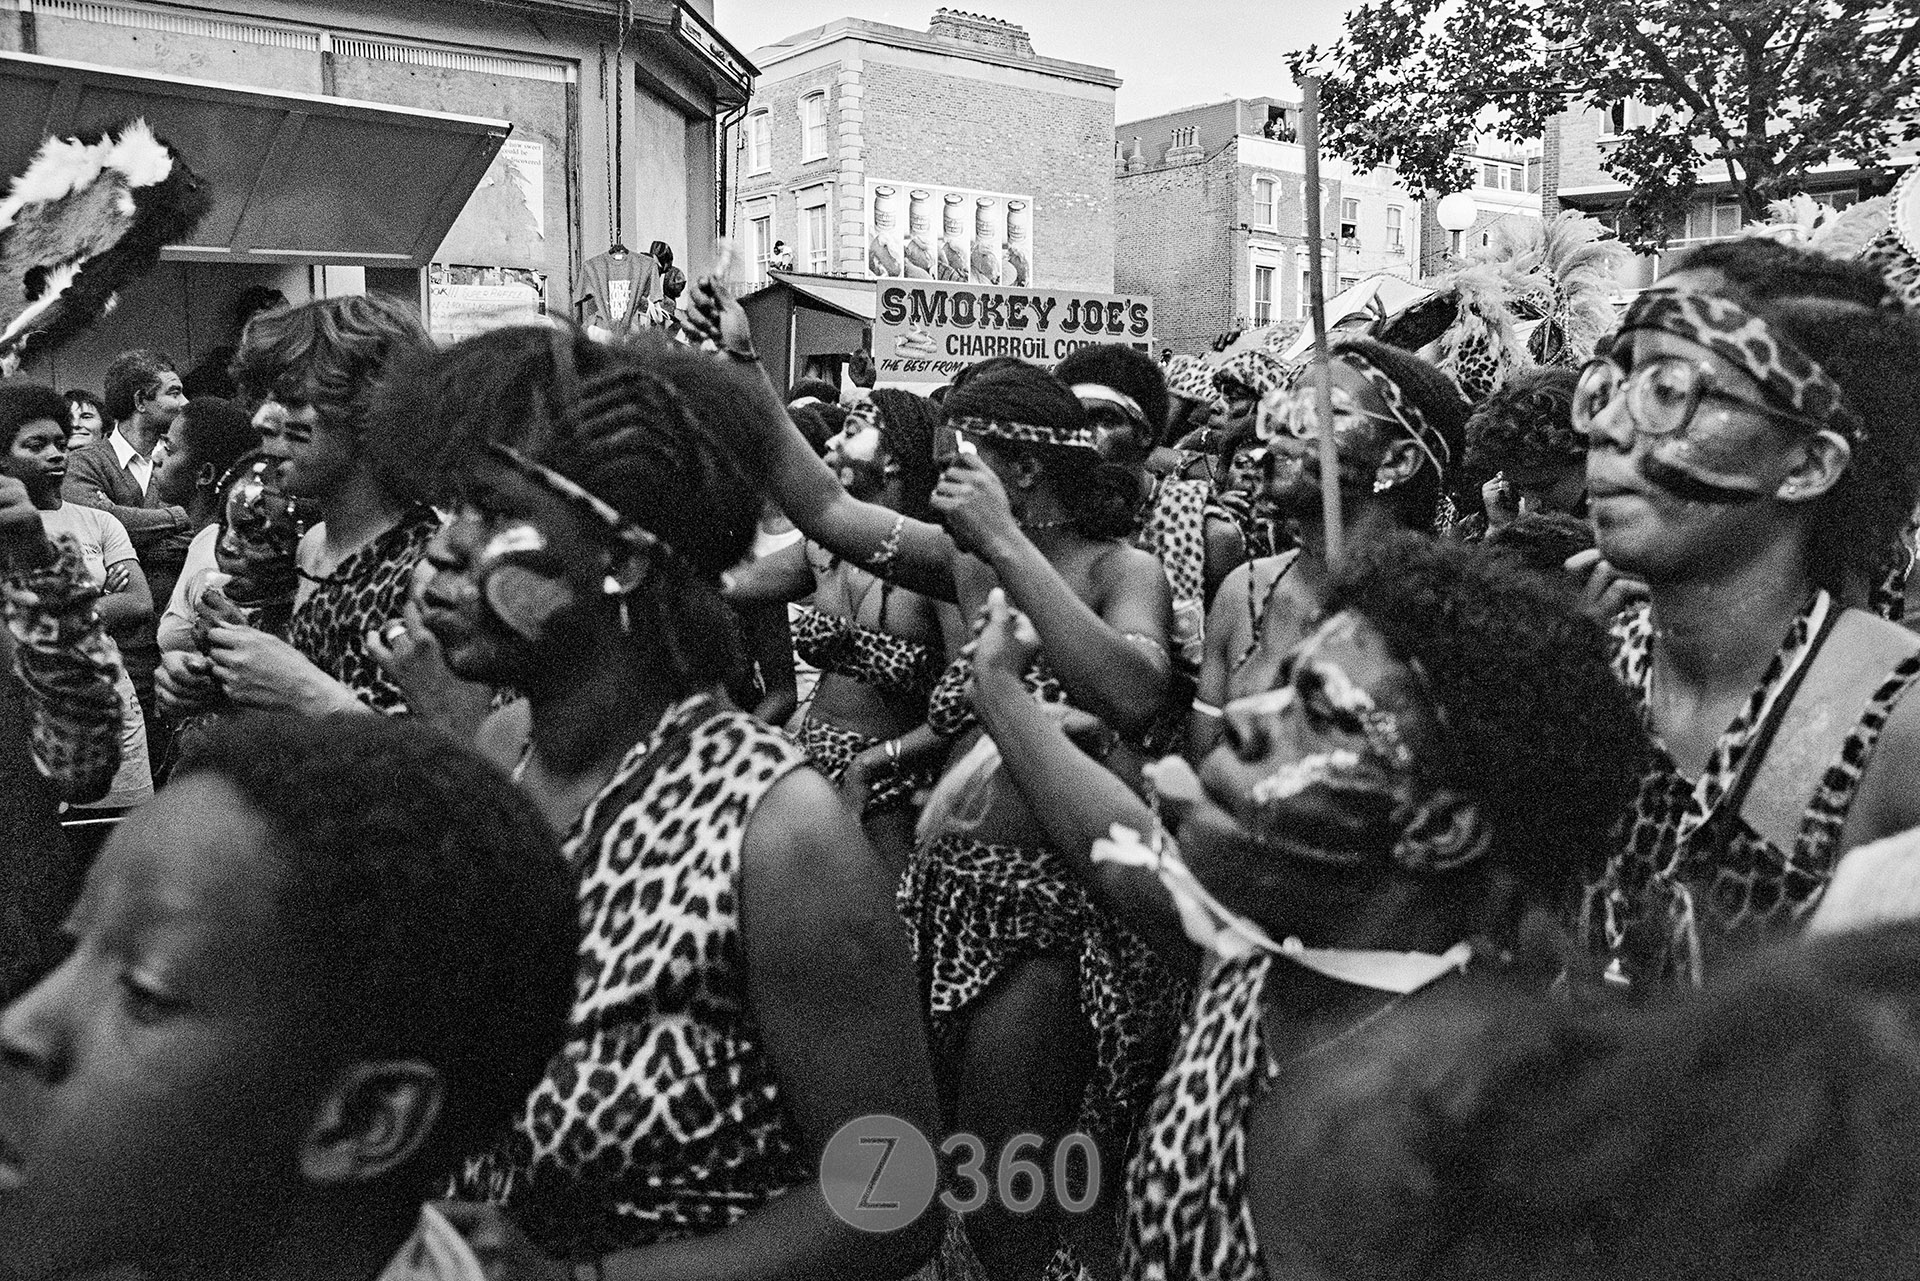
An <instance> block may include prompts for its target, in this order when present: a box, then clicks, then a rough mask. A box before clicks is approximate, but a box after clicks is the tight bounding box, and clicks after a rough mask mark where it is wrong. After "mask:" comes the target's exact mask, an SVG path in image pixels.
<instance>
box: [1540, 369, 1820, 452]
mask: <svg viewBox="0 0 1920 1281" xmlns="http://www.w3.org/2000/svg"><path fill="white" fill-rule="evenodd" d="M1616 399H1618V400H1623V401H1624V403H1625V405H1626V410H1627V417H1628V418H1629V419H1630V420H1631V421H1632V423H1633V427H1634V430H1635V431H1637V432H1639V433H1640V434H1641V435H1643V436H1661V437H1664V436H1673V435H1676V434H1678V433H1680V432H1682V431H1685V430H1686V428H1687V426H1688V425H1689V424H1690V423H1692V422H1693V418H1694V415H1695V414H1697V413H1699V412H1700V405H1701V403H1702V402H1703V401H1708V400H1717V401H1719V402H1721V403H1722V404H1728V405H1738V406H1740V407H1741V408H1742V409H1746V410H1750V411H1752V412H1753V413H1757V414H1763V415H1765V416H1766V417H1768V418H1773V419H1777V420H1779V421H1780V422H1784V423H1792V424H1793V425H1794V426H1797V427H1802V428H1805V429H1806V430H1808V431H1819V430H1821V429H1823V428H1825V427H1826V426H1827V424H1826V423H1824V422H1819V421H1816V420H1814V419H1812V418H1808V417H1805V416H1804V415H1801V414H1795V413H1791V412H1789V411H1787V410H1784V409H1779V408H1776V407H1775V406H1773V405H1769V404H1768V403H1767V402H1766V401H1764V400H1760V399H1758V398H1757V397H1752V396H1746V395H1741V394H1739V393H1737V392H1734V391H1732V390H1729V389H1728V387H1727V386H1726V385H1725V383H1723V382H1722V381H1721V380H1720V378H1719V376H1718V375H1717V374H1715V373H1714V371H1713V367H1712V366H1711V365H1709V364H1707V363H1706V362H1705V361H1701V360H1688V359H1686V358H1685V357H1683V356H1655V357H1652V358H1651V359H1648V360H1645V361H1642V362H1639V363H1637V364H1636V365H1635V366H1634V367H1633V368H1632V369H1631V370H1628V369H1623V368H1622V367H1621V366H1620V364H1619V362H1618V361H1616V360H1614V359H1613V358H1612V357H1610V356H1598V357H1595V358H1594V359H1592V360H1589V361H1588V362H1587V363H1586V364H1585V365H1583V366H1581V369H1580V380H1579V382H1578V383H1576V384H1575V385H1574V391H1573V428H1574V430H1575V431H1577V432H1580V433H1582V434H1590V433H1591V430H1592V425H1593V421H1594V419H1596V418H1598V417H1599V416H1600V414H1601V413H1602V412H1603V411H1604V410H1605V409H1606V408H1607V406H1609V405H1611V404H1612V403H1613V402H1614V401H1615V400H1616Z"/></svg>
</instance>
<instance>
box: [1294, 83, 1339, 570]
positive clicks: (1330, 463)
mask: <svg viewBox="0 0 1920 1281" xmlns="http://www.w3.org/2000/svg"><path fill="white" fill-rule="evenodd" d="M1300 145H1301V149H1302V150H1303V151H1305V152H1306V157H1307V192H1306V195H1307V200H1306V205H1307V290H1308V294H1307V296H1308V315H1309V316H1310V318H1311V323H1312V325H1313V370H1312V378H1313V389H1314V399H1315V402H1316V403H1315V405H1314V408H1315V410H1316V414H1315V417H1316V418H1317V419H1318V420H1319V423H1320V523H1321V524H1322V525H1323V526H1325V530H1326V539H1327V552H1326V555H1327V565H1328V567H1329V568H1331V567H1332V566H1334V565H1335V564H1337V563H1339V560H1340V550H1341V544H1342V540H1343V536H1344V531H1343V529H1342V527H1341V517H1340V454H1339V451H1338V450H1337V449H1335V448H1334V436H1333V366H1332V365H1331V364H1330V363H1329V362H1328V357H1327V291H1326V280H1325V273H1324V272H1323V271H1322V270H1321V264H1320V244H1321V238H1320V229H1321V225H1322V217H1321V208H1320V77H1318V76H1302V77H1300Z"/></svg>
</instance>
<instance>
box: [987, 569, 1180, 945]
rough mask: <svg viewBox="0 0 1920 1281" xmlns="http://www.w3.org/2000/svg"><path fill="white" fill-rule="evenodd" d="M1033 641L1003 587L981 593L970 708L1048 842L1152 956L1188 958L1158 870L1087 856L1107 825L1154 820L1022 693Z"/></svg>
mask: <svg viewBox="0 0 1920 1281" xmlns="http://www.w3.org/2000/svg"><path fill="white" fill-rule="evenodd" d="M1039 641H1040V637H1039V634H1038V632H1037V630H1035V629H1034V628H1033V627H1032V624H1031V623H1029V622H1028V621H1027V620H1026V619H1025V618H1024V617H1022V616H1021V615H1020V614H1018V613H1016V612H1015V611H1014V610H1013V609H1012V608H1010V607H1009V605H1008V602H1007V599H1006V596H1005V594H1004V593H1001V592H995V593H993V595H992V596H990V597H989V598H988V602H987V618H986V625H985V626H984V627H983V628H982V629H981V631H980V636H979V639H978V640H976V641H975V643H974V654H973V705H974V709H975V711H977V712H978V713H979V716H980V719H981V721H982V722H983V723H984V724H985V725H986V727H987V732H988V733H989V734H991V735H992V736H993V741H994V744H995V746H997V747H998V748H999V749H1000V757H1001V760H1002V761H1003V762H1004V763H1005V766H1006V769H1007V772H1008V774H1010V775H1011V776H1012V778H1013V781H1014V785H1015V786H1016V787H1018V788H1019V789H1020V793H1021V795H1022V796H1023V797H1025V798H1026V801H1027V804H1028V806H1029V807H1030V808H1031V809H1032V810H1033V812H1034V814H1035V815H1037V816H1038V817H1039V819H1040V823H1041V826H1043V827H1044V828H1046V831H1047V836H1048V838H1049V840H1050V842H1051V843H1052V846H1053V848H1054V849H1055V850H1057V851H1059V852H1060V854H1061V855H1062V856H1064V857H1065V858H1066V860H1067V861H1068V863H1070V864H1071V865H1072V866H1073V868H1074V870H1075V871H1076V872H1077V873H1078V874H1079V875H1080V877H1081V879H1082V880H1083V881H1084V882H1085V883H1086V885H1087V886H1088V887H1089V888H1090V889H1091V890H1092V891H1093V892H1094V893H1095V894H1096V895H1097V896H1098V897H1099V898H1100V899H1101V900H1102V901H1103V902H1104V903H1105V904H1106V905H1107V906H1108V907H1109V908H1111V909H1112V910H1113V911H1114V912H1115V913H1116V914H1117V915H1119V916H1121V917H1123V918H1125V919H1126V921H1127V923H1128V924H1129V925H1132V926H1133V927H1134V929H1135V930H1136V931H1138V932H1139V934H1140V935H1141V937H1143V938H1145V939H1146V940H1147V941H1148V942H1149V943H1150V944H1152V946H1153V948H1154V950H1155V951H1157V952H1159V953H1160V954H1161V956H1163V957H1165V958H1166V959H1167V960H1168V961H1169V962H1171V963H1173V964H1176V965H1183V966H1190V965H1192V964H1195V963H1196V962H1197V961H1198V955H1199V954H1198V952H1197V950H1196V949H1195V948H1194V946H1193V944H1192V943H1191V942H1190V941H1189V940H1188V939H1187V936H1186V932H1185V931H1184V930H1183V929H1182V927H1181V925H1180V914H1179V912H1178V910H1177V909H1176V908H1175V907H1174V905H1173V900H1172V898H1171V897H1169V896H1168V894H1167V891H1166V890H1165V888H1164V887H1162V885H1161V884H1160V880H1159V878H1158V877H1157V876H1156V875H1155V874H1154V873H1153V872H1151V871H1149V870H1147V869H1144V868H1138V867H1133V866H1127V865H1122V864H1118V863H1096V862H1094V861H1093V858H1092V850H1093V845H1094V842H1095V841H1099V840H1103V839H1105V838H1106V837H1107V835H1108V834H1109V833H1110V832H1111V831H1112V829H1113V827H1114V825H1115V824H1119V825H1120V826H1122V827H1127V828H1131V829H1132V830H1134V831H1136V832H1139V833H1141V834H1142V835H1143V836H1144V835H1145V834H1146V833H1148V832H1149V831H1151V830H1152V828H1153V822H1154V818H1153V811H1152V810H1150V809H1149V808H1148V807H1147V803H1146V802H1145V801H1143V800H1141V799H1140V798H1139V797H1138V796H1135V795H1134V794H1133V793H1132V792H1131V791H1129V790H1128V789H1127V786H1126V784H1125V783H1122V782H1121V781H1120V780H1119V779H1118V778H1116V777H1114V775H1112V774H1111V773H1109V772H1108V771H1107V770H1106V768H1105V767H1104V766H1102V765H1101V764H1100V763H1099V762H1097V761H1095V760H1094V759H1093V758H1092V757H1090V756H1088V755H1087V754H1086V753H1085V752H1082V751H1081V750H1080V749H1079V748H1078V747H1075V746H1074V744H1073V742H1072V740H1071V739H1069V738H1068V737H1067V735H1066V731H1065V730H1064V729H1062V728H1061V724H1060V721H1059V720H1058V719H1057V718H1056V717H1055V716H1054V715H1052V714H1051V713H1049V712H1048V711H1047V709H1045V708H1043V707H1042V706H1041V705H1040V704H1039V703H1037V702H1035V701H1034V699H1033V697H1032V695H1031V694H1029V693H1028V692H1027V690H1026V687H1025V685H1024V684H1023V683H1022V680H1021V675H1022V673H1024V672H1025V671H1026V669H1027V666H1028V664H1029V663H1031V662H1032V660H1033V655H1034V653H1035V652H1036V651H1037V649H1038V647H1039Z"/></svg>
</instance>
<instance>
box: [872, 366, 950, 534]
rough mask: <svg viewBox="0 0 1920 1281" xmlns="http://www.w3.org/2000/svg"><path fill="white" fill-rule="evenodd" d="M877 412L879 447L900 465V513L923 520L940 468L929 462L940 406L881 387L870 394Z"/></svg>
mask: <svg viewBox="0 0 1920 1281" xmlns="http://www.w3.org/2000/svg"><path fill="white" fill-rule="evenodd" d="M871 399H872V401H873V407H874V408H875V409H877V410H879V411H880V444H881V445H882V447H884V448H885V449H886V451H887V457H889V458H891V459H893V461H894V462H895V463H897V464H899V466H900V510H901V512H903V513H904V514H905V515H906V516H907V517H908V518H909V519H912V520H927V519H929V516H928V504H929V502H930V500H931V499H932V497H933V487H934V486H935V485H936V484H938V483H939V481H940V469H939V467H938V466H936V465H935V464H934V461H933V437H934V429H935V428H937V427H938V426H939V425H940V406H938V405H936V404H934V403H933V402H932V401H931V400H928V399H927V398H926V397H924V396H916V395H914V394H913V393H912V392H910V391H901V390H899V389H898V388H891V387H882V388H880V389H879V390H878V391H875V392H873V393H872V395H871Z"/></svg>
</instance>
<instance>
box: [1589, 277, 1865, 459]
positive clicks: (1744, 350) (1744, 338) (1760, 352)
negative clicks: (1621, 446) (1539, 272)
mask: <svg viewBox="0 0 1920 1281" xmlns="http://www.w3.org/2000/svg"><path fill="white" fill-rule="evenodd" d="M1635 329H1657V330H1659V331H1660V332H1662V333H1668V334H1672V335H1673V336H1674V337H1676V338H1685V339H1686V340H1687V341H1689V342H1696V343H1699V344H1700V345H1701V346H1702V347H1705V348H1706V349H1707V350H1708V351H1711V352H1712V353H1713V354H1714V355H1716V356H1719V357H1721V358H1722V359H1723V360H1726V361H1728V362H1730V363H1731V364H1733V365H1734V366H1735V367H1737V368H1739V369H1741V370H1744V371H1745V372H1746V373H1748V374H1750V375H1751V376H1752V377H1753V379H1754V380H1755V381H1756V382H1758V383H1759V384H1760V389H1761V391H1762V392H1764V393H1765V394H1766V398H1767V399H1768V400H1769V401H1771V402H1772V403H1773V404H1775V405H1777V406H1780V407H1782V408H1783V409H1785V410H1787V411H1789V412H1790V413H1792V414H1793V415H1794V416H1795V417H1797V418H1803V419H1805V420H1807V421H1808V422H1811V423H1816V424H1819V425H1820V426H1823V427H1831V428H1832V429H1834V430H1835V431H1838V432H1839V433H1840V434H1841V435H1843V436H1845V437H1846V438H1847V439H1848V440H1850V441H1858V440H1860V439H1861V438H1862V437H1863V436H1865V435H1866V430H1865V429H1866V424H1864V423H1863V422H1861V421H1860V417H1859V415H1857V414H1855V413H1854V412H1853V410H1852V408H1851V407H1849V406H1848V404H1847V398H1846V395H1845V393H1844V392H1842V391H1841V390H1840V384H1839V383H1836V382H1835V381H1833V379H1832V378H1831V377H1829V376H1828V374H1827V371H1826V370H1824V369H1822V368H1821V367H1820V363H1819V362H1818V361H1816V360H1815V359H1814V358H1813V357H1811V356H1809V355H1807V353H1806V352H1804V351H1802V350H1800V348H1799V347H1798V346H1796V345H1795V344H1794V343H1793V342H1792V341H1790V340H1789V339H1788V338H1787V336H1786V335H1785V334H1782V333H1780V332H1779V331H1778V330H1776V329H1774V328H1773V326H1771V325H1769V324H1768V323H1767V322H1766V321H1765V320H1764V319H1762V318H1761V317H1759V316H1756V315H1755V314H1754V313H1752V312H1750V311H1748V310H1747V309H1746V308H1745V307H1742V306H1741V305H1740V304H1738V303H1736V302H1732V301H1730V300H1728V299H1726V298H1722V297H1720V296H1718V295H1717V294H1705V293H1696V292H1694V291H1693V290H1688V289H1648V290H1644V291H1642V293H1641V294H1640V296H1639V297H1638V298H1635V299H1634V300H1633V303H1632V304H1631V305H1630V306H1629V307H1628V308H1627V314H1626V316H1625V317H1624V318H1622V320H1621V321H1620V329H1619V331H1618V334H1616V338H1617V337H1618V335H1619V334H1625V333H1628V332H1630V331H1632V330H1635Z"/></svg>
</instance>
